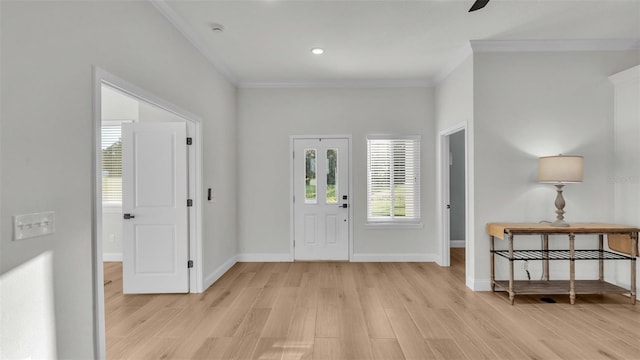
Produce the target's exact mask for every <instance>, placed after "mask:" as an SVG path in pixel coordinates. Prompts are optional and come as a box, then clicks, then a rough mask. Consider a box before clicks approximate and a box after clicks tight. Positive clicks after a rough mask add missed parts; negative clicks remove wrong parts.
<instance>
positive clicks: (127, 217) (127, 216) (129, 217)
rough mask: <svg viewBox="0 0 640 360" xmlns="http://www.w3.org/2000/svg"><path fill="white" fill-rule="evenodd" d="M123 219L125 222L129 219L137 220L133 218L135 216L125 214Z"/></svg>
mask: <svg viewBox="0 0 640 360" xmlns="http://www.w3.org/2000/svg"><path fill="white" fill-rule="evenodd" d="M123 218H124V219H125V220H129V219H133V218H135V216H133V215H131V214H124V216H123Z"/></svg>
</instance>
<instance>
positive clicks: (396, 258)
mask: <svg viewBox="0 0 640 360" xmlns="http://www.w3.org/2000/svg"><path fill="white" fill-rule="evenodd" d="M437 259H438V257H437V255H436V254H353V257H351V261H353V262H436V260H437Z"/></svg>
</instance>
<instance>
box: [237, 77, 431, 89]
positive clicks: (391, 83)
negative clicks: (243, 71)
mask: <svg viewBox="0 0 640 360" xmlns="http://www.w3.org/2000/svg"><path fill="white" fill-rule="evenodd" d="M434 85H435V84H434V83H433V81H431V80H382V79H379V80H315V81H314V80H309V81H277V82H272V81H245V82H240V83H239V84H238V87H239V88H242V89H303V88H306V89H308V88H318V89H326V88H430V87H433V86H434Z"/></svg>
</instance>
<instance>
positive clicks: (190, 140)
mask: <svg viewBox="0 0 640 360" xmlns="http://www.w3.org/2000/svg"><path fill="white" fill-rule="evenodd" d="M191 144H193V138H190V137H188V138H187V145H191Z"/></svg>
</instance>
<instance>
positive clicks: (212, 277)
mask: <svg viewBox="0 0 640 360" xmlns="http://www.w3.org/2000/svg"><path fill="white" fill-rule="evenodd" d="M237 262H238V256H232V257H231V258H230V259H229V260H227V261H226V262H225V263H224V264H222V265H220V266H219V267H218V268H217V269H216V270H215V271H214V272H213V273H211V274H209V275H208V276H207V277H205V278H204V284H203V285H204V286H203V292H204V291H206V290H207V289H208V288H209V286H211V285H213V283H214V282H216V281H218V279H220V278H221V277H222V275H224V274H225V273H226V272H227V271H229V269H231V267H232V266H233V265H235V264H236V263H237Z"/></svg>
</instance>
